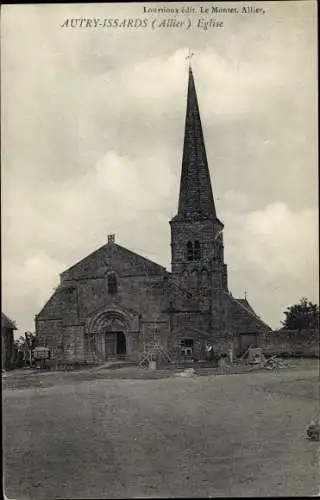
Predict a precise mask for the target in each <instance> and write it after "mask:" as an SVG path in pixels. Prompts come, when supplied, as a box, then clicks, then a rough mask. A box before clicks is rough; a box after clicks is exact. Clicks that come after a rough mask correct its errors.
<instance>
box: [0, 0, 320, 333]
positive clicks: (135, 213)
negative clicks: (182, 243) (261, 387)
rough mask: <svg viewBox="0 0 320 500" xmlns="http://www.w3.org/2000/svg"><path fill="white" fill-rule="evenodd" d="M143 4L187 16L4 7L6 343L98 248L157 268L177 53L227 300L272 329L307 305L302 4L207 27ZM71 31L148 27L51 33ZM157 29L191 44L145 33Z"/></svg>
mask: <svg viewBox="0 0 320 500" xmlns="http://www.w3.org/2000/svg"><path fill="white" fill-rule="evenodd" d="M143 5H145V6H147V7H152V8H156V7H162V6H166V7H169V6H170V7H172V8H173V7H178V8H179V7H180V8H181V6H182V5H190V6H194V7H195V9H198V6H199V4H198V3H197V4H192V3H188V4H187V3H184V4H181V3H180V4H178V3H177V4H173V3H172V4H171V3H170V4H169V3H165V4H160V3H159V4H156V3H152V4H147V3H146V4H142V3H130V4H122V5H120V4H118V5H117V4H97V5H94V4H90V5H89V4H88V5H71V4H70V5H58V4H57V5H45V4H43V5H36V6H32V5H30V6H23V5H12V6H5V7H3V11H2V121H1V125H2V145H3V147H2V301H3V302H2V310H3V311H4V312H6V314H7V315H9V316H10V317H11V318H12V319H14V320H15V321H16V322H17V324H18V327H19V333H20V332H21V333H22V332H24V331H26V330H32V331H33V330H34V323H33V319H34V315H35V314H37V313H38V312H39V311H40V309H41V308H42V306H43V305H44V303H45V302H46V301H47V299H48V298H49V297H50V295H51V294H52V292H53V289H54V287H55V286H56V285H57V284H58V282H59V273H61V272H62V271H64V270H65V269H66V268H68V267H69V266H70V265H73V264H74V263H76V262H77V261H78V260H80V259H81V258H83V257H84V256H86V255H88V254H89V253H91V252H92V251H94V250H95V249H96V248H98V247H100V246H102V245H103V244H104V243H105V242H106V240H107V235H108V234H110V233H115V234H116V241H117V242H118V243H119V244H121V245H123V246H125V247H128V248H130V249H132V250H134V251H136V252H138V253H141V254H142V255H144V256H147V257H149V258H151V259H153V260H155V261H156V262H158V263H160V264H162V265H164V266H166V267H167V268H168V269H170V246H169V243H170V241H169V224H168V220H169V219H170V218H171V217H172V216H173V215H175V213H176V209H177V201H178V189H179V179H180V169H181V157H182V141H183V128H184V118H185V108H186V90H187V73H188V71H187V61H186V60H185V56H186V54H187V50H188V48H191V49H192V50H193V51H194V52H195V56H194V57H193V59H192V64H193V69H194V75H195V81H196V87H197V92H198V100H199V105H200V112H201V115H202V122H203V128H204V134H205V140H206V146H207V155H208V160H209V163H210V170H211V178H212V184H213V189H214V196H215V200H216V207H217V211H218V216H219V218H220V219H221V220H222V221H223V222H224V224H225V231H224V238H225V259H226V263H227V264H228V268H229V287H230V290H231V291H232V293H233V295H234V296H238V297H243V294H244V290H245V289H246V290H247V293H248V299H249V301H250V302H251V304H252V306H253V307H254V308H255V309H256V311H257V313H258V314H259V315H260V316H261V317H262V318H263V319H264V320H265V321H267V322H269V324H270V325H271V326H272V327H278V326H279V325H280V321H281V319H283V315H282V312H283V310H284V309H285V308H286V307H287V306H288V305H290V304H292V303H294V302H296V301H298V300H299V299H300V298H301V297H303V296H306V297H308V298H309V299H311V300H313V301H316V302H318V222H317V220H318V199H317V181H318V177H317V163H316V162H317V145H316V142H317V141H316V137H317V136H316V134H317V111H316V110H317V93H316V88H317V78H316V5H315V3H314V2H308V1H305V2H281V1H279V2H264V3H263V4H262V3H261V2H259V3H258V6H259V7H262V6H263V7H264V9H265V10H266V13H265V14H264V15H254V14H252V15H242V14H239V15H236V14H234V15H233V14H229V15H226V14H220V15H218V14H215V15H212V16H211V15H208V14H206V15H200V14H199V13H197V12H196V13H195V14H193V15H186V14H181V13H179V14H175V15H164V14H146V13H144V12H143ZM203 5H207V6H210V5H211V6H212V5H215V6H221V7H226V6H233V7H235V6H236V7H239V6H240V3H238V2H237V3H231V2H230V4H227V3H223V4H219V3H215V4H205V3H204V4H203ZM70 18H78V19H81V18H85V19H87V18H90V19H92V18H100V19H102V20H104V19H114V18H119V19H120V20H122V19H128V18H132V19H147V24H148V26H147V27H146V28H135V29H132V28H116V27H115V28H106V27H104V28H103V27H100V28H94V27H91V28H90V27H88V28H70V27H68V28H66V27H62V24H63V23H64V22H65V21H66V19H70ZM172 18H175V19H176V20H182V21H185V22H187V21H188V20H190V21H191V27H190V29H189V30H186V29H185V28H184V27H182V28H161V27H158V24H159V22H160V21H161V20H163V19H172ZM199 18H202V19H204V20H209V19H216V20H218V21H223V23H224V26H223V28H211V29H208V30H202V29H199V28H197V22H198V19H199ZM153 19H156V23H158V24H156V25H155V27H156V29H155V30H153V29H152V27H151V23H152V20H153ZM103 22H104V21H103Z"/></svg>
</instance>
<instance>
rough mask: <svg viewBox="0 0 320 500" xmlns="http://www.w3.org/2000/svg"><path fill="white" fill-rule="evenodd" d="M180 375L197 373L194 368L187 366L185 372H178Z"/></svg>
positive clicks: (188, 375) (192, 375)
mask: <svg viewBox="0 0 320 500" xmlns="http://www.w3.org/2000/svg"><path fill="white" fill-rule="evenodd" d="M176 375H177V376H178V377H194V376H195V375H196V371H195V369H194V368H187V369H186V370H183V372H179V373H176Z"/></svg>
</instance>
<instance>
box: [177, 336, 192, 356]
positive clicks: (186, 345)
mask: <svg viewBox="0 0 320 500" xmlns="http://www.w3.org/2000/svg"><path fill="white" fill-rule="evenodd" d="M193 345H194V342H193V339H181V340H180V341H179V347H180V352H181V354H182V355H183V356H192V354H193Z"/></svg>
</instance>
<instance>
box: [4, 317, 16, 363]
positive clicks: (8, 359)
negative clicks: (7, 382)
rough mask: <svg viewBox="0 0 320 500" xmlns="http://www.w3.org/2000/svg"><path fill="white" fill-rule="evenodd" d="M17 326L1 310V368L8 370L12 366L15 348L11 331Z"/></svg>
mask: <svg viewBox="0 0 320 500" xmlns="http://www.w3.org/2000/svg"><path fill="white" fill-rule="evenodd" d="M16 329H17V327H16V325H15V324H14V322H13V321H12V320H11V319H9V318H8V316H6V315H5V314H4V313H3V312H2V313H1V368H2V369H3V370H8V369H9V368H12V367H13V363H14V358H15V350H14V336H13V332H14V330H16Z"/></svg>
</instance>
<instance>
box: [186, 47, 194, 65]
mask: <svg viewBox="0 0 320 500" xmlns="http://www.w3.org/2000/svg"><path fill="white" fill-rule="evenodd" d="M192 56H194V52H191V50H190V49H188V55H187V56H186V60H187V59H189V68H191V58H192Z"/></svg>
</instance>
